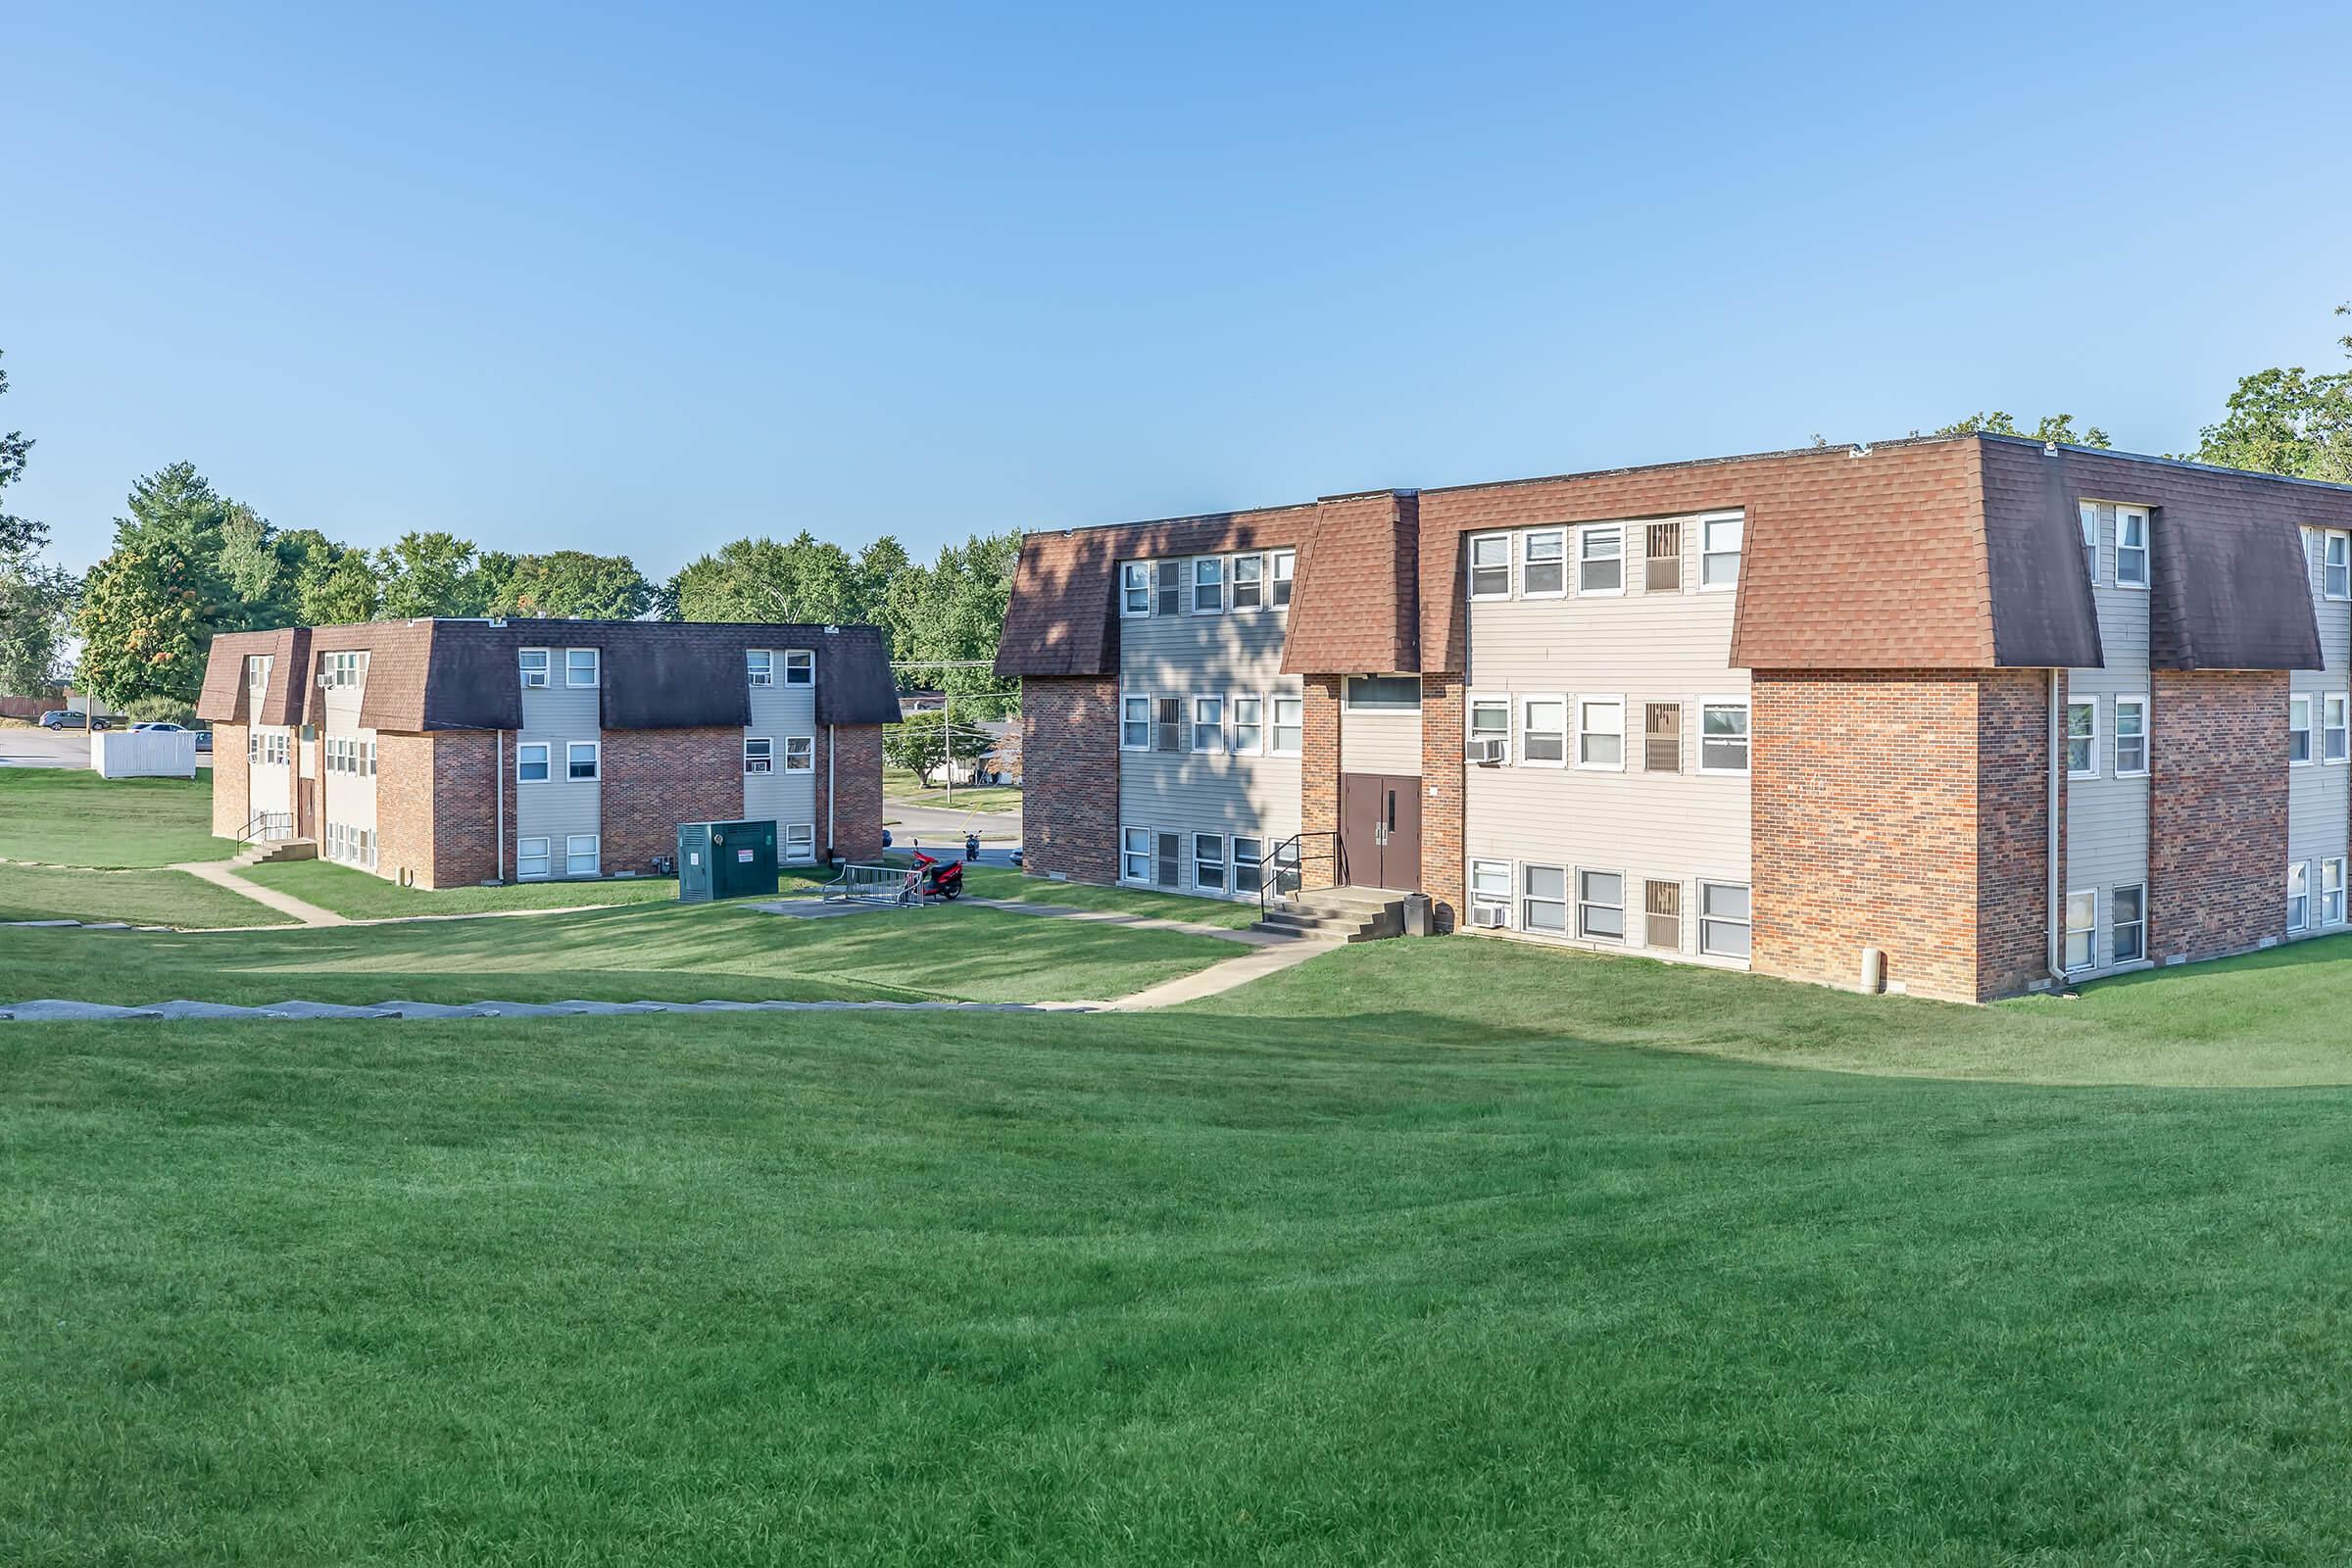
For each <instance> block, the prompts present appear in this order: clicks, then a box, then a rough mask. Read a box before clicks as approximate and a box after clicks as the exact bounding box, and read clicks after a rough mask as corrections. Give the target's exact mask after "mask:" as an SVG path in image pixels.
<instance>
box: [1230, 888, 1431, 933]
mask: <svg viewBox="0 0 2352 1568" xmlns="http://www.w3.org/2000/svg"><path fill="white" fill-rule="evenodd" d="M1250 930H1252V931H1264V932H1267V933H1269V934H1273V935H1281V936H1294V937H1311V938H1314V939H1316V940H1319V941H1323V942H1378V941H1381V940H1383V939H1384V938H1387V937H1400V936H1402V935H1404V895H1403V894H1401V893H1390V892H1387V891H1386V890H1383V889H1379V888H1317V889H1314V890H1312V891H1309V892H1304V893H1294V894H1292V895H1291V896H1290V897H1289V898H1287V899H1285V900H1284V901H1283V905H1282V907H1280V908H1277V909H1275V910H1273V911H1272V912H1271V913H1269V914H1268V915H1267V916H1266V917H1265V918H1264V919H1262V920H1258V921H1255V922H1253V923H1252V924H1251V925H1250Z"/></svg>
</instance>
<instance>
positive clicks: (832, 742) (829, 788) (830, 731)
mask: <svg viewBox="0 0 2352 1568" xmlns="http://www.w3.org/2000/svg"><path fill="white" fill-rule="evenodd" d="M837 740H838V737H837V736H836V735H835V733H834V728H833V726H832V725H830V724H827V725H826V726H825V848H826V849H828V850H833V849H837V848H838V846H839V845H840V843H841V840H839V839H837V838H835V837H834V836H833V782H834V778H835V776H836V775H835V772H834V768H833V758H834V755H835V754H836V753H837V752H838V751H839V750H840V747H839V746H838V745H837V744H836V742H837Z"/></svg>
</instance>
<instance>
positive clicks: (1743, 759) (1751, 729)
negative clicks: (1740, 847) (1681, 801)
mask: <svg viewBox="0 0 2352 1568" xmlns="http://www.w3.org/2000/svg"><path fill="white" fill-rule="evenodd" d="M1718 709H1724V710H1729V709H1738V710H1739V711H1740V734H1739V737H1738V739H1739V743H1740V765H1739V766H1738V767H1712V766H1709V765H1708V763H1707V742H1708V740H1709V739H1710V737H1709V736H1708V734H1707V714H1709V713H1710V712H1713V711H1716V710H1718ZM1755 726H1756V718H1755V709H1754V705H1753V704H1752V703H1751V702H1750V700H1749V699H1747V698H1745V697H1701V698H1700V699H1699V700H1698V770H1699V771H1700V772H1701V773H1712V774H1717V775H1721V776H1731V777H1739V778H1745V777H1746V776H1747V775H1748V774H1749V773H1751V772H1753V771H1754V770H1755V756H1756V727H1755ZM1711 738H1712V739H1713V740H1714V741H1715V742H1716V743H1717V744H1718V745H1719V746H1721V745H1729V744H1730V743H1731V741H1732V739H1733V737H1731V736H1729V735H1717V736H1714V737H1711ZM1724 885H1725V886H1726V887H1736V886H1738V884H1737V883H1725V884H1724Z"/></svg>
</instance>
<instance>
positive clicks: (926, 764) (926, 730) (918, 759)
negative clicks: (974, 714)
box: [882, 702, 996, 784]
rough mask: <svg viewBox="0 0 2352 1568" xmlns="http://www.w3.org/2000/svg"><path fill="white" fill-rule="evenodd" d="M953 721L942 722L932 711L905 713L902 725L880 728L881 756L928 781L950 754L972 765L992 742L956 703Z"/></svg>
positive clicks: (982, 756)
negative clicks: (904, 720)
mask: <svg viewBox="0 0 2352 1568" xmlns="http://www.w3.org/2000/svg"><path fill="white" fill-rule="evenodd" d="M962 708H963V705H962V704H961V703H960V702H959V703H957V704H956V722H955V723H954V724H953V725H951V724H949V723H947V722H946V715H945V714H943V713H939V712H936V711H933V712H923V713H908V714H907V721H906V722H905V723H903V724H892V725H890V726H889V727H887V728H885V729H884V730H883V731H882V756H883V757H884V759H885V760H888V761H889V763H890V765H891V766H893V767H903V768H905V769H906V770H907V771H908V772H910V773H912V774H913V775H914V776H915V777H916V778H918V779H921V780H922V781H923V782H924V783H925V784H929V783H930V782H931V775H932V774H934V773H936V772H938V771H939V770H940V768H941V767H943V766H944V765H946V763H947V760H948V758H949V757H950V756H951V755H952V756H954V758H955V759H956V760H957V761H958V762H962V763H964V764H966V765H967V766H969V765H976V764H977V763H978V762H979V761H980V760H981V759H982V758H984V757H986V756H987V755H988V754H989V752H990V750H991V749H993V748H994V747H995V745H996V741H995V739H994V738H993V737H992V736H990V735H989V734H987V733H986V732H985V731H983V730H980V729H977V728H975V727H973V725H972V723H971V721H970V719H969V718H967V717H966V716H965V714H964V713H963V711H962Z"/></svg>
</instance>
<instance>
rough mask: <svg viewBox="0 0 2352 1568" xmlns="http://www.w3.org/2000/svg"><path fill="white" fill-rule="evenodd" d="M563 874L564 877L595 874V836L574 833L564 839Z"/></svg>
mask: <svg viewBox="0 0 2352 1568" xmlns="http://www.w3.org/2000/svg"><path fill="white" fill-rule="evenodd" d="M596 874H597V849H596V835H595V834H593V833H574V834H572V835H571V836H569V837H568V838H566V839H564V875H565V876H594V875H596Z"/></svg>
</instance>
